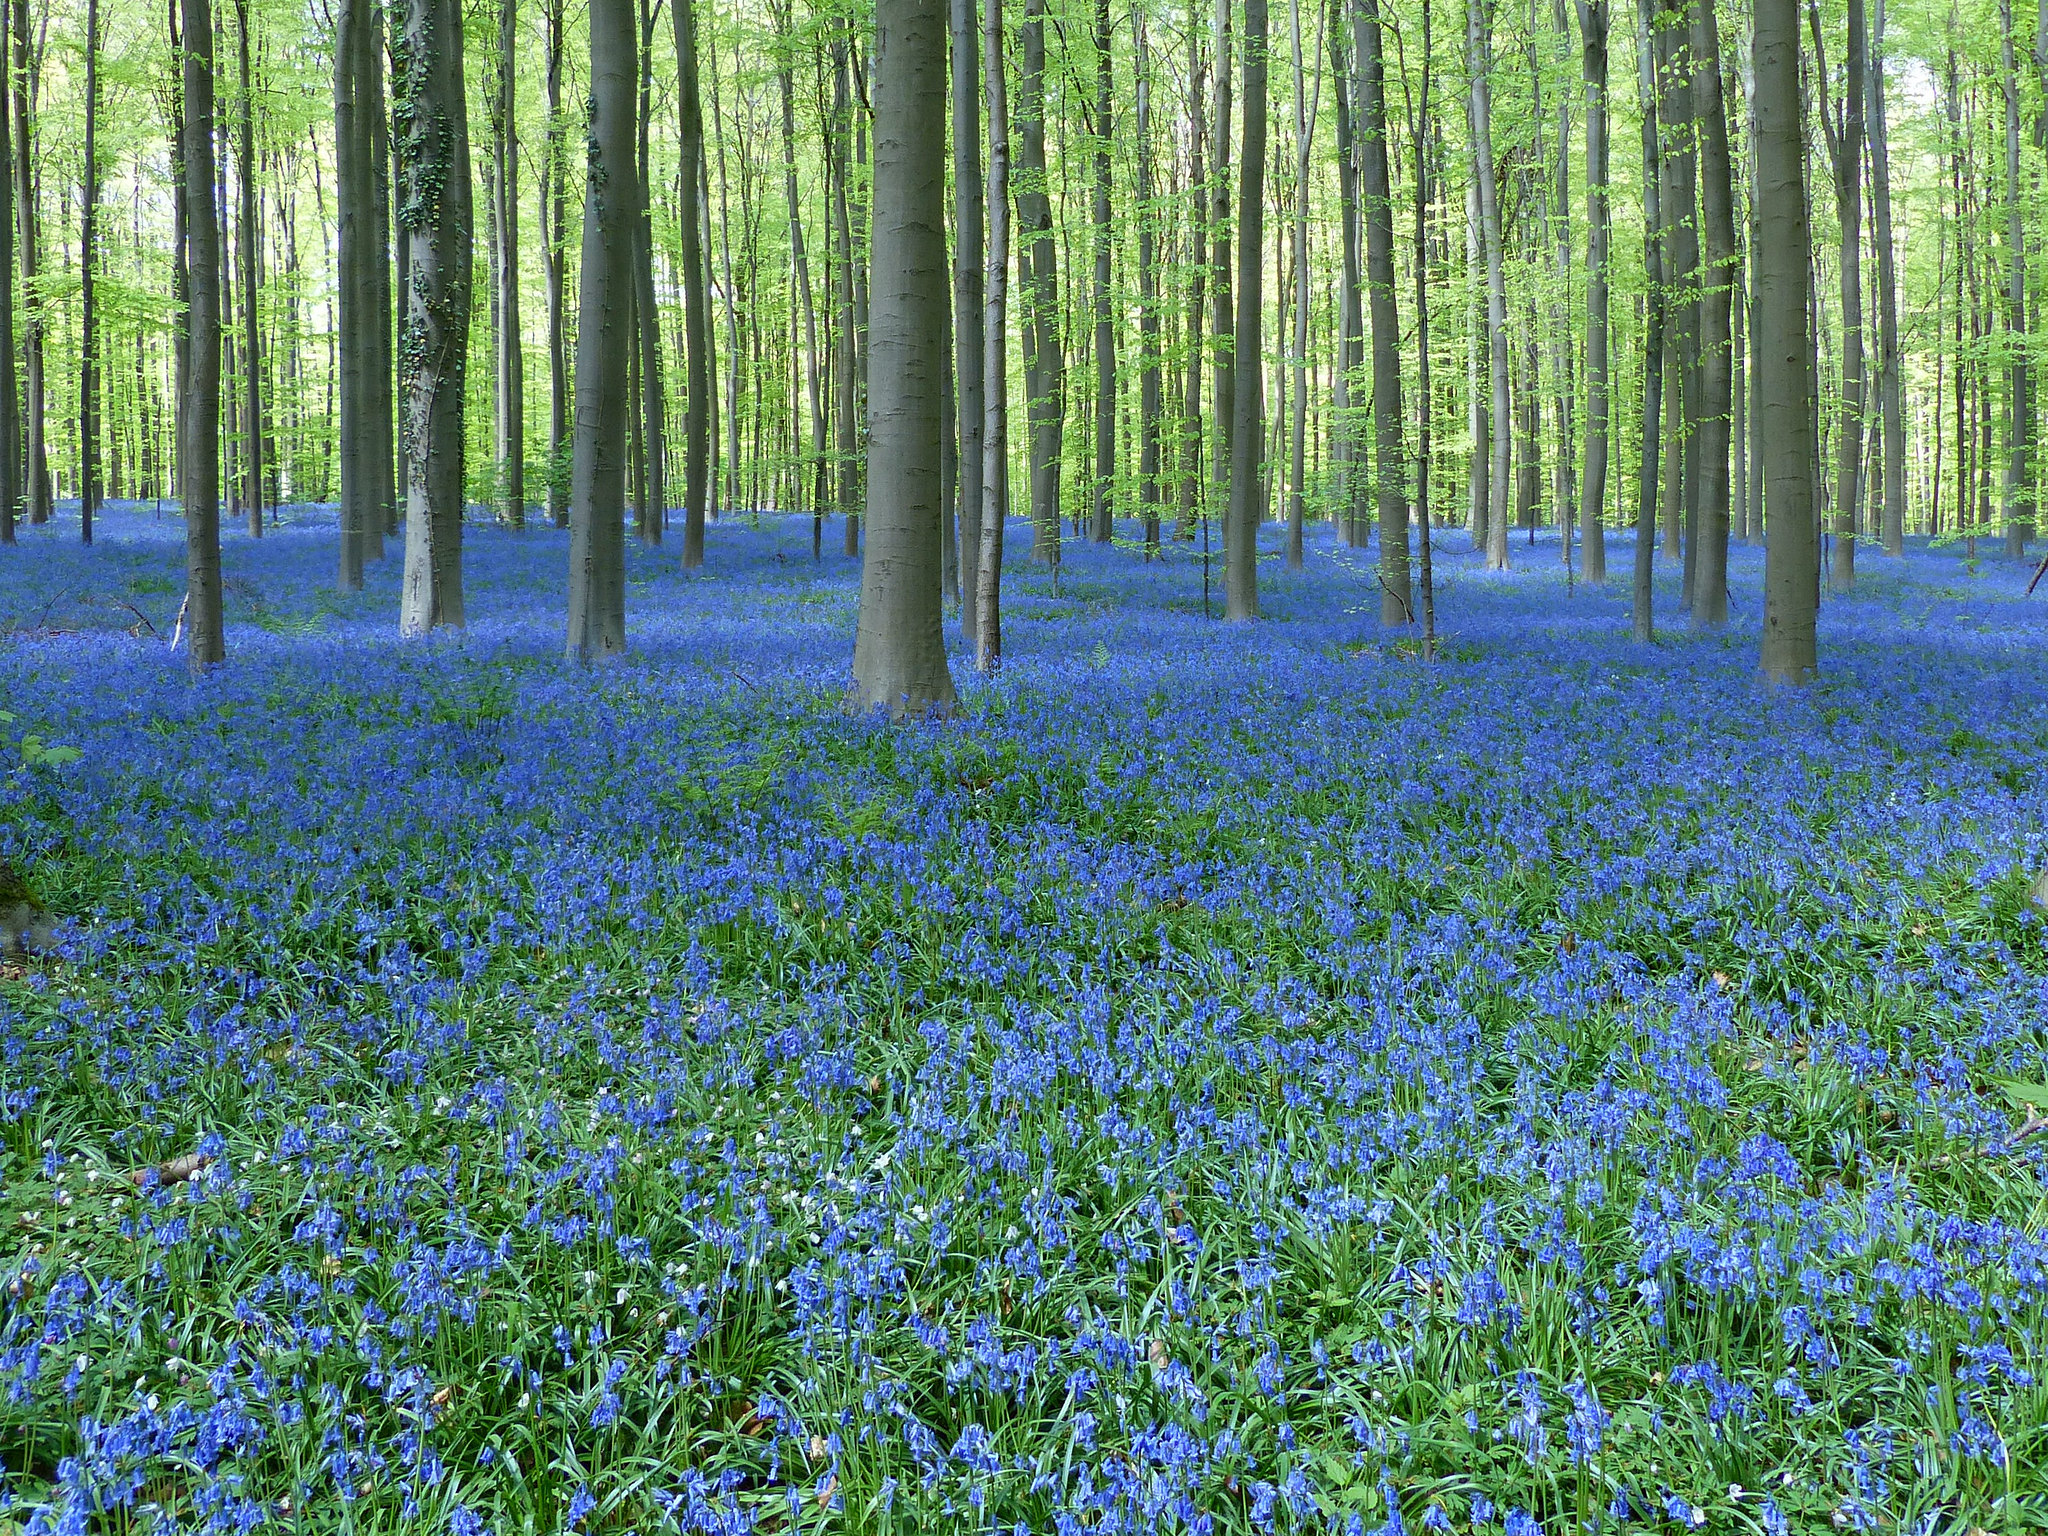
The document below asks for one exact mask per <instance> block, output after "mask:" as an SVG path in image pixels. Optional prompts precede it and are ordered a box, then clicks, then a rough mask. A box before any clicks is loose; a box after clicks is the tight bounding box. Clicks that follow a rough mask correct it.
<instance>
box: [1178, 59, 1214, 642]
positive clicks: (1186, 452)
mask: <svg viewBox="0 0 2048 1536" xmlns="http://www.w3.org/2000/svg"><path fill="white" fill-rule="evenodd" d="M1188 82H1189V85H1188V229H1187V257H1186V265H1187V268H1188V274H1189V276H1188V333H1187V345H1186V347H1185V349H1184V350H1185V353H1186V357H1187V382H1186V384H1185V386H1184V387H1183V391H1182V397H1181V415H1180V470H1181V479H1180V537H1182V538H1183V539H1191V538H1193V537H1194V533H1195V523H1196V521H1197V520H1198V518H1199V519H1201V520H1202V521H1203V522H1204V526H1205V527H1206V518H1205V517H1203V514H1202V508H1203V501H1202V368H1203V364H1204V362H1205V361H1206V352H1205V347H1204V336H1203V330H1202V323H1203V317H1204V315H1205V314H1206V313H1207V311H1206V308H1205V303H1206V300H1207V297H1208V295H1207V287H1208V277H1209V268H1208V265H1207V262H1206V260H1205V252H1204V241H1203V233H1202V232H1203V227H1204V225H1205V224H1206V222H1207V217H1206V214H1207V208H1208V196H1209V184H1208V179H1207V177H1206V176H1205V175H1204V170H1205V166H1204V164H1203V145H1204V141H1205V139H1206V138H1207V128H1206V126H1205V124H1204V120H1203V116H1202V89H1201V87H1202V83H1203V81H1202V60H1201V34H1200V31H1199V29H1197V28H1196V27H1194V26H1192V25H1190V26H1189V28H1188ZM1207 579H1208V577H1207V567H1206V566H1205V567H1204V573H1203V582H1204V586H1203V605H1202V612H1203V614H1204V616H1205V617H1206V616H1207V614H1208V589H1207Z"/></svg>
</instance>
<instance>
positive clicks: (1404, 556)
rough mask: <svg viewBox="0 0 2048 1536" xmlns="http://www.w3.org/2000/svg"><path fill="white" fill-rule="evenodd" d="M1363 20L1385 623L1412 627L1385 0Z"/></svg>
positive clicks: (1364, 180) (1363, 136)
mask: <svg viewBox="0 0 2048 1536" xmlns="http://www.w3.org/2000/svg"><path fill="white" fill-rule="evenodd" d="M1358 16H1359V25H1358V29H1357V31H1358V38H1359V47H1358V150H1359V155H1358V159H1359V172H1360V176H1359V180H1360V182H1361V186H1360V192H1361V195H1362V196H1363V198H1364V202H1365V291H1366V308H1367V310H1368V312H1369V314H1370V317H1371V320H1372V421H1373V466H1372V468H1373V486H1374V490H1375V497H1374V500H1375V504H1376V509H1377V511H1378V513H1379V520H1380V622H1381V623H1382V624H1412V623H1414V622H1415V605H1414V600H1413V598H1412V596H1411V594H1410V593H1409V590H1408V487H1407V471H1406V467H1405V466H1404V464H1403V462H1402V459H1403V455H1402V446H1401V319H1400V316H1399V314H1398V313H1397V312H1396V309H1395V305H1394V201H1393V194H1392V192H1391V190H1390V187H1389V175H1388V170H1387V102H1386V61H1385V50H1384V47H1383V45H1382V43H1381V40H1380V10H1379V0H1358ZM1247 78H1249V77H1247Z"/></svg>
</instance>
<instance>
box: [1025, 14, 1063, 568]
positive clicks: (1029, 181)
mask: <svg viewBox="0 0 2048 1536" xmlns="http://www.w3.org/2000/svg"><path fill="white" fill-rule="evenodd" d="M1019 42H1020V43H1021V45H1022V48H1023V54H1024V62H1023V66H1022V68H1021V70H1020V71H1019V73H1018V80H1017V84H1018V89H1019V93H1020V99H1019V101H1018V103H1017V239H1018V246H1017V264H1018V277H1019V279H1020V286H1021V288H1022V292H1021V294H1020V295H1019V297H1020V298H1021V299H1022V301H1023V309H1024V313H1023V316H1022V321H1023V327H1024V373H1025V380H1026V390H1027V399H1026V400H1025V406H1024V415H1025V422H1026V430H1027V432H1028V434H1029V438H1030V463H1031V528H1032V538H1031V556H1032V558H1033V559H1034V560H1037V561H1039V562H1040V563H1041V564H1044V565H1050V566H1057V565H1058V564H1059V563H1060V438H1061V428H1062V424H1063V418H1064V416H1065V403H1064V402H1065V394H1066V359H1065V350H1064V348H1063V346H1062V344H1061V341H1060V326H1059V255H1058V250H1057V247H1056V246H1055V244H1054V240H1053V223H1052V198H1051V196H1050V189H1049V188H1048V186H1047V184H1046V160H1045V0H1024V27H1023V31H1022V33H1021V34H1020V36H1019Z"/></svg>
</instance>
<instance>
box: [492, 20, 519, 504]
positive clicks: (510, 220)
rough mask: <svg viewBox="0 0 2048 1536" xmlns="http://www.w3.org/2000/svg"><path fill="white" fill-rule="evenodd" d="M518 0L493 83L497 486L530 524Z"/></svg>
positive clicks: (501, 25) (502, 24) (503, 29)
mask: <svg viewBox="0 0 2048 1536" xmlns="http://www.w3.org/2000/svg"><path fill="white" fill-rule="evenodd" d="M518 22H519V0H499V3H498V58H497V65H498V73H497V78H496V79H495V80H494V81H493V85H494V87H495V89H494V90H493V92H492V122H491V145H492V149H493V151H494V155H495V160H496V167H495V174H494V175H493V177H492V181H493V190H494V192H495V193H496V196H497V226H498V295H497V310H498V338H497V339H498V355H497V364H498V366H497V368H496V370H495V372H496V378H495V379H494V381H493V382H494V384H495V386H496V389H495V395H496V400H495V404H496V407H497V411H496V414H497V420H498V444H497V447H498V484H499V487H500V490H501V492H502V494H503V496H504V507H503V513H502V515H503V516H504V519H505V521H506V522H507V523H509V524H510V525H511V526H512V527H514V528H524V527H525V526H526V354H525V348H524V346H523V345H522V341H521V336H520V319H519V120H518V114H517V113H516V112H515V111H514V103H515V102H516V100H517V91H516V88H515V85H516V81H517V78H518V46H517V44H518Z"/></svg>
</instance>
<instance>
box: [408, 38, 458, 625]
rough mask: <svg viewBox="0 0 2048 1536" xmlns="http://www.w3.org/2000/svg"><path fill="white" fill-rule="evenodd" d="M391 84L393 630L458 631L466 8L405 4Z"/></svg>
mask: <svg viewBox="0 0 2048 1536" xmlns="http://www.w3.org/2000/svg"><path fill="white" fill-rule="evenodd" d="M397 53H398V59H399V65H400V68H399V72H398V76H397V80H396V83H395V85H394V88H393V94H394V97H395V100H396V103H397V109H398V111H397V121H398V124H399V127H400V129H401V130H402V131H403V134H404V153H403V154H402V155H401V156H400V157H399V163H400V167H401V172H402V176H401V185H402V187H403V196H402V198H401V200H400V203H399V218H398V222H399V227H400V228H401V229H402V230H403V231H404V234H405V239H406V245H407V248H408V257H407V264H408V281H407V284H406V299H407V303H406V325H405V346H404V349H403V351H402V352H401V354H400V355H401V357H402V358H403V359H404V364H405V379H404V386H405V432H404V442H405V457H406V466H407V477H406V508H405V576H404V580H403V585H402V587H401V589H400V595H399V609H398V628H399V633H400V634H403V635H422V634H425V633H426V632H427V631H428V630H430V629H433V628H435V627H437V626H439V625H443V624H448V625H456V626H460V625H461V623H462V622H463V614H462V510H463V508H462V492H463V462H462V458H463V455H462V448H463V444H462V414H463V412H462V408H463V383H464V372H465V367H466V364H467V362H468V358H469V312H470V288H471V281H472V253H473V231H472V228H471V217H470V195H469V186H470V163H469V119H468V101H467V99H466V98H465V96H464V94H463V85H462V7H461V6H460V5H459V4H458V3H457V0H407V3H406V8H405V28H404V31H403V33H402V34H401V37H400V39H399V47H398V50H397Z"/></svg>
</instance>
